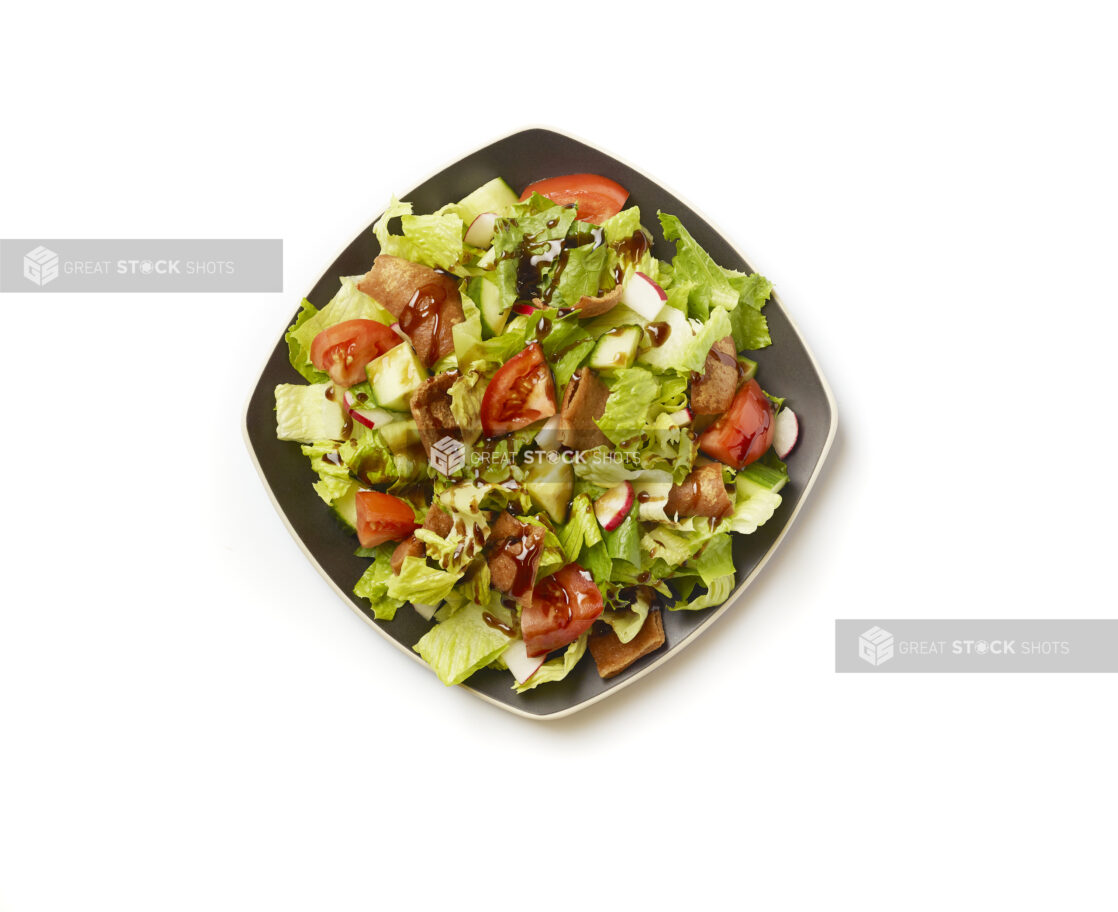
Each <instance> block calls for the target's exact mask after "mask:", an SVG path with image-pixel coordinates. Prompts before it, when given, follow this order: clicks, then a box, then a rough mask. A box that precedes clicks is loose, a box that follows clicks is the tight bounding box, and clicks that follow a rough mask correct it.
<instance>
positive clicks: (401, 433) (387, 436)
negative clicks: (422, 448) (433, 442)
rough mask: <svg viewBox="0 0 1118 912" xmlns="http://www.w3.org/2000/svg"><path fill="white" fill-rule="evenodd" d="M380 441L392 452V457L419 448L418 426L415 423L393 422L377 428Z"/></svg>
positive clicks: (409, 421) (410, 421)
mask: <svg viewBox="0 0 1118 912" xmlns="http://www.w3.org/2000/svg"><path fill="white" fill-rule="evenodd" d="M377 430H378V431H379V432H380V439H381V440H383V441H384V445H385V446H386V447H388V449H390V450H391V451H392V455H393V456H399V455H400V454H401V453H404V452H406V451H407V450H409V449H411V448H412V447H415V446H419V426H418V425H417V424H416V423H415V421H412V420H410V419H409V420H407V421H393V422H392V423H391V424H386V425H384V427H379V428H377Z"/></svg>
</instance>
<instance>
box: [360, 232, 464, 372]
mask: <svg viewBox="0 0 1118 912" xmlns="http://www.w3.org/2000/svg"><path fill="white" fill-rule="evenodd" d="M357 288H358V290H360V291H363V292H364V293H365V294H367V295H369V297H371V298H372V299H373V300H375V301H376V302H377V303H378V304H380V305H381V306H382V307H384V308H385V310H387V311H389V312H390V313H391V314H392V315H393V316H394V317H396V318H397V319H400V322H401V327H402V328H403V329H404V331H405V332H406V333H407V334H408V338H409V339H410V340H411V344H412V347H413V348H414V349H415V353H416V354H417V355H419V357H420V359H421V360H422V361H423V363H424V364H426V365H427V366H428V367H430V366H431V365H432V364H434V363H435V362H436V361H438V360H439V359H440V358H442V357H445V356H446V355H448V354H450V352H452V351H454V332H453V330H454V326H455V325H456V324H458V323H461V322H462V321H463V320H464V319H465V318H466V315H465V313H463V311H462V298H461V296H460V295H459V294H458V280H457V279H455V277H454V276H452V275H448V274H446V273H445V272H439V271H437V270H435V269H432V268H431V267H430V266H424V265H422V264H420V263H413V262H411V260H405V259H403V258H402V257H397V256H390V255H389V254H386V253H382V254H381V255H380V256H378V257H377V258H376V259H375V260H373V268H372V269H370V270H369V271H368V272H367V273H365V276H364V277H363V278H362V279H361V281H360V282H358V283H357ZM421 290H424V291H426V292H428V295H427V297H428V298H430V299H432V300H433V304H432V306H431V307H430V308H429V312H428V313H427V315H426V316H424V317H423V318H422V319H418V320H415V321H414V325H411V326H409V325H408V324H409V323H412V322H413V321H409V320H408V318H407V317H406V316H405V317H404V318H403V319H401V315H403V314H404V311H405V310H407V309H408V307H409V305H411V304H412V301H413V300H415V299H416V296H417V293H419V292H420V291H421Z"/></svg>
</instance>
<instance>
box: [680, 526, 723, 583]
mask: <svg viewBox="0 0 1118 912" xmlns="http://www.w3.org/2000/svg"><path fill="white" fill-rule="evenodd" d="M683 566H684V567H685V568H687V569H690V570H694V571H696V572H697V573H698V574H699V577H700V578H701V579H702V581H703V584H704V585H706V586H710V585H711V584H712V583H713V582H714V581H715V580H716V579H718V578H719V577H722V576H727V575H732V574H733V572H734V555H733V551H732V542H731V541H730V536H729V534H728V533H726V532H719V533H718V534H716V535H714V536H712V537H711V539H710V540H709V541H708V542H707V543H706V546H705V547H704V548H703V549H702V551H700V552H699V553H698V554H696V555H695V556H694V557H693V558H691V559H690V560H689V561H687V563H686V564H684V565H683Z"/></svg>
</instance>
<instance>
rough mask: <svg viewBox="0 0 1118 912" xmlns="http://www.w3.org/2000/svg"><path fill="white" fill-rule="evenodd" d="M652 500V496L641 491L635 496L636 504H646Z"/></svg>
mask: <svg viewBox="0 0 1118 912" xmlns="http://www.w3.org/2000/svg"><path fill="white" fill-rule="evenodd" d="M651 499H652V495H651V494H649V493H648V491H641V492H640V493H639V494H638V495H637V503H648V502H649V500H651Z"/></svg>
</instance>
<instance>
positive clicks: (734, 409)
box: [699, 380, 773, 469]
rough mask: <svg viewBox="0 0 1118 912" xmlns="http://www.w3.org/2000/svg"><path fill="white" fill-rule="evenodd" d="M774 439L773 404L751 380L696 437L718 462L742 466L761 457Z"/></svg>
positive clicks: (739, 467) (738, 467) (734, 466)
mask: <svg viewBox="0 0 1118 912" xmlns="http://www.w3.org/2000/svg"><path fill="white" fill-rule="evenodd" d="M772 442H773V407H772V403H771V402H769V399H768V397H767V396H766V395H765V394H764V393H763V392H761V385H760V384H759V383H758V382H757V381H756V380H750V381H749V382H748V383H747V384H745V386H743V387H742V388H741V389H740V390H738V392H737V395H736V396H734V401H733V402H731V403H730V407H729V408H728V409H727V410H726V411H725V412H724V413H723V414H722V416H721V417H720V418H719V419H718V420H717V421H715V422H714V424H712V425H711V426H710V427H709V428H707V429H706V430H705V431H703V433H702V434H701V435H700V436H699V449H700V450H702V451H703V452H704V453H706V454H707V455H708V456H713V457H714V458H715V459H717V460H718V461H719V462H724V463H726V465H728V466H732V467H733V468H735V469H744V468H745V467H746V466H747V465H749V464H750V463H751V462H755V461H757V460H758V459H760V458H761V457H762V456H763V455H764V453H765V451H766V450H767V449H768V448H769V447H770V446H772Z"/></svg>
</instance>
